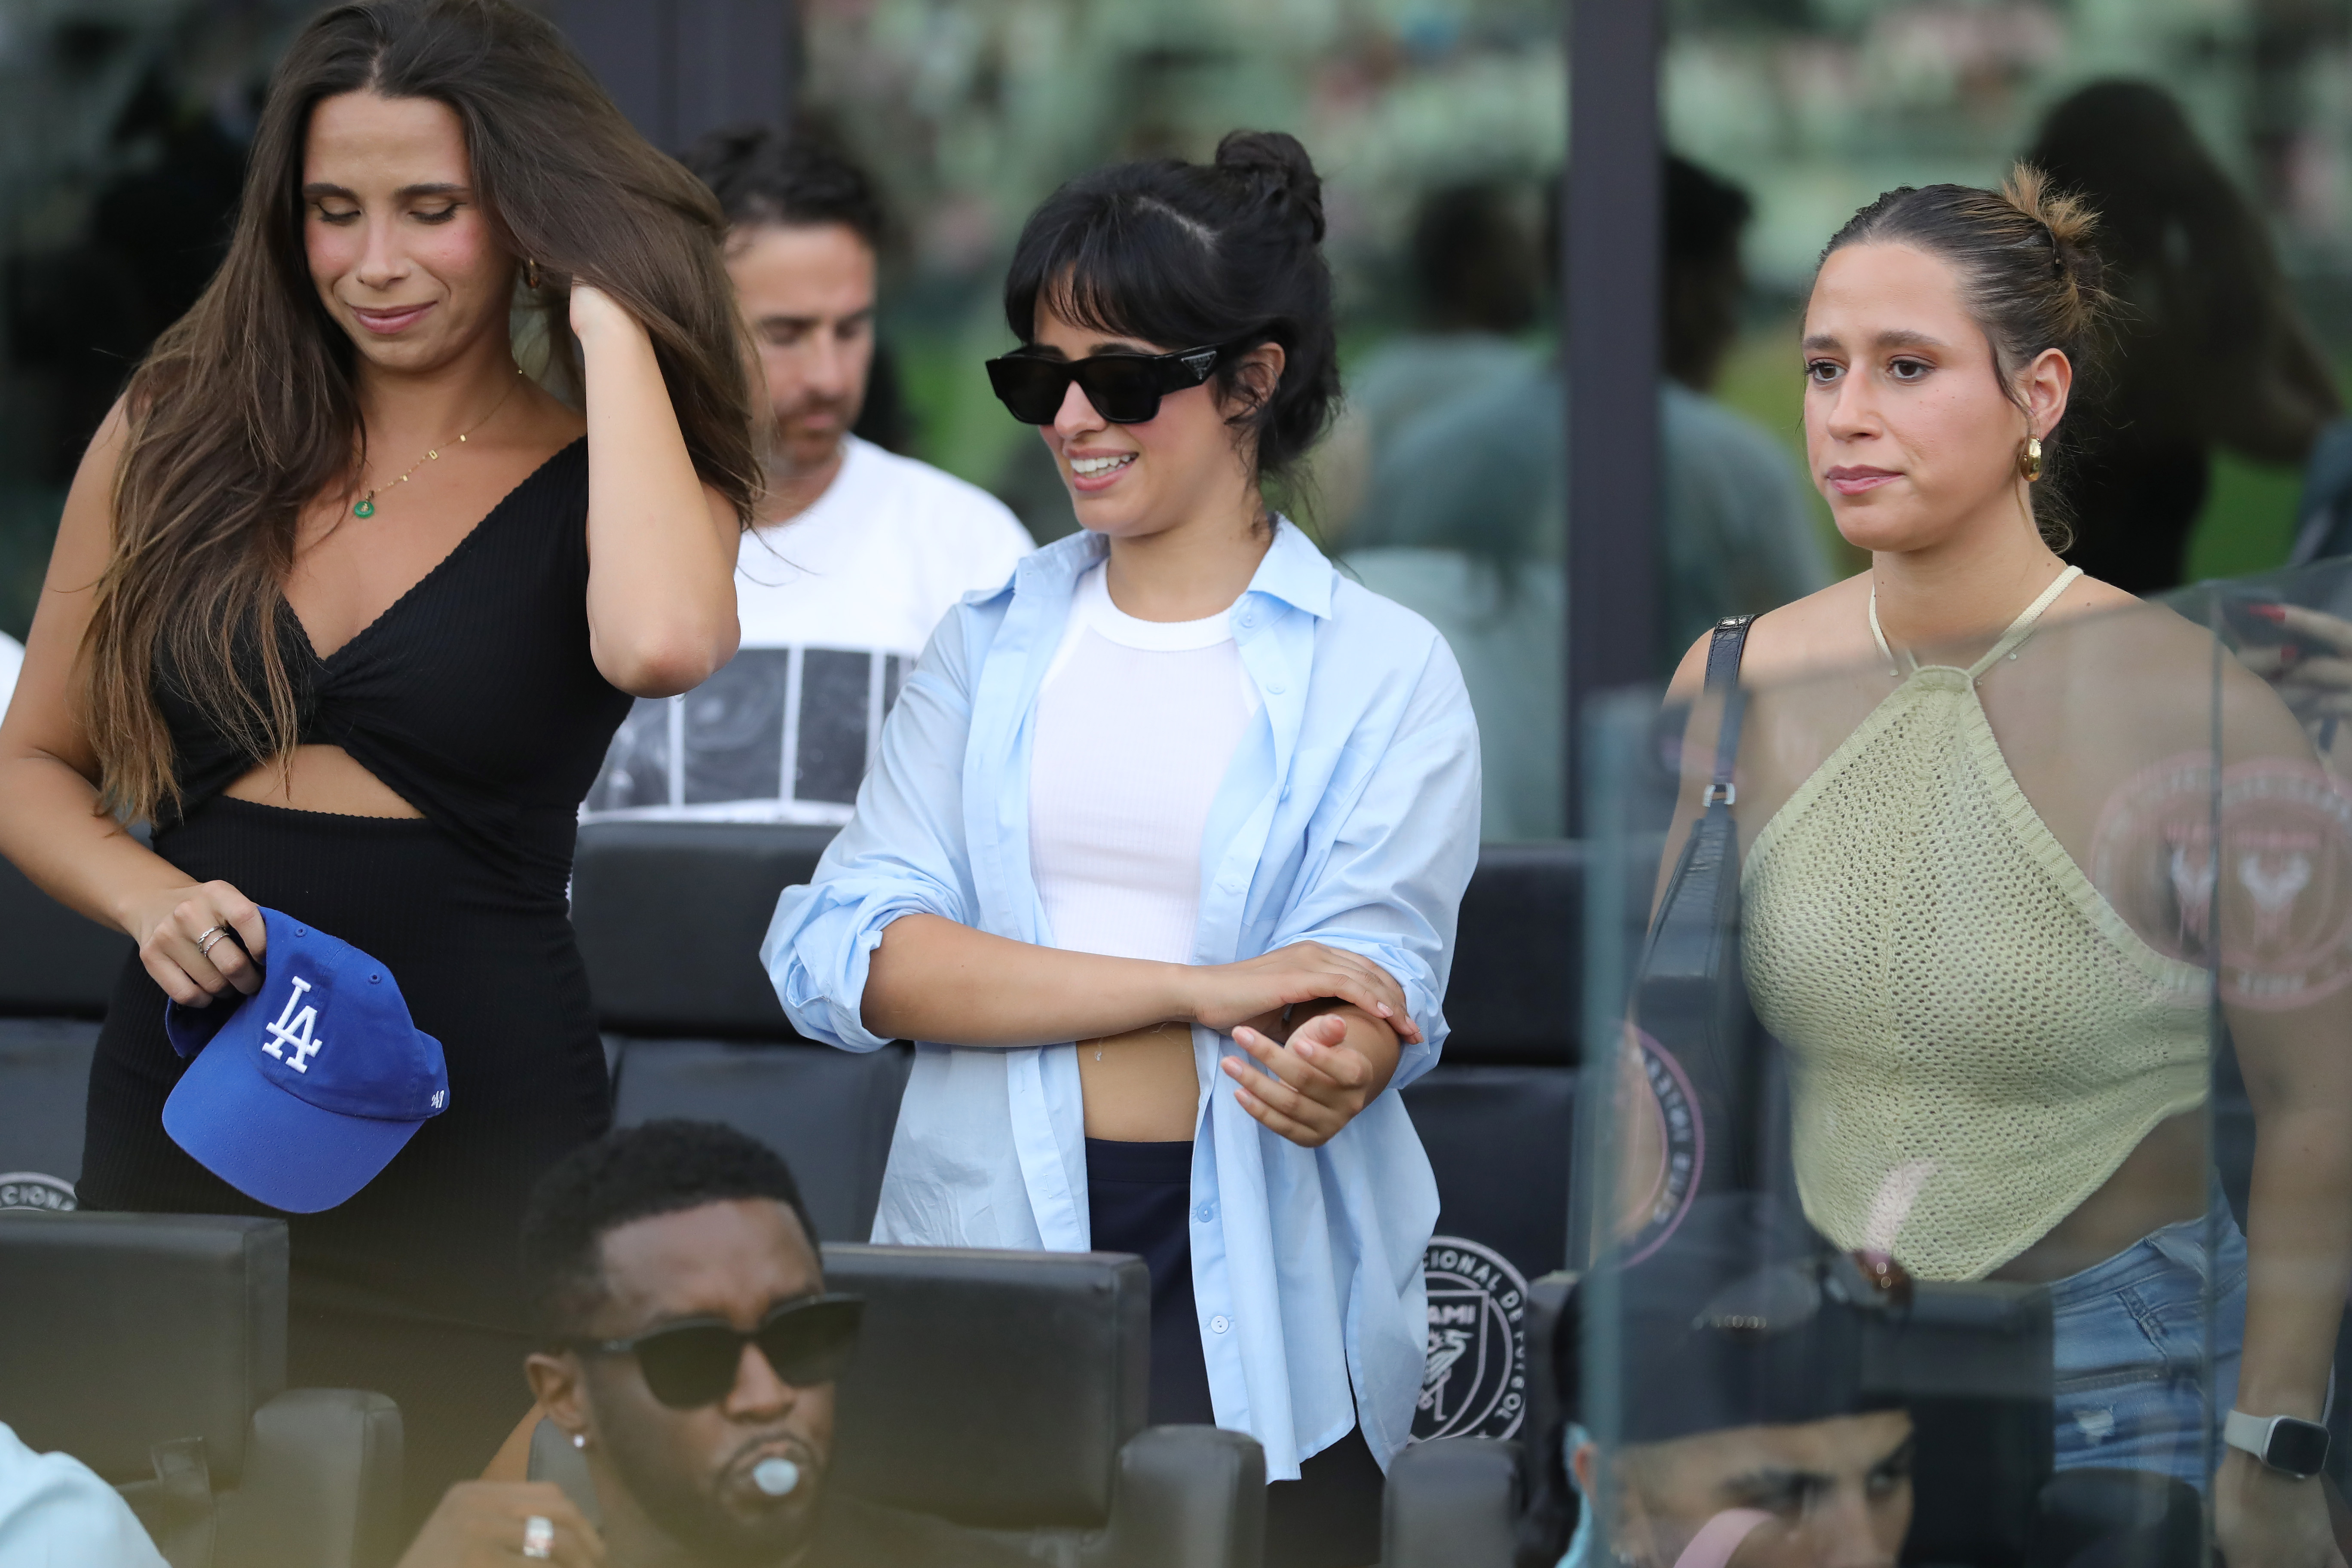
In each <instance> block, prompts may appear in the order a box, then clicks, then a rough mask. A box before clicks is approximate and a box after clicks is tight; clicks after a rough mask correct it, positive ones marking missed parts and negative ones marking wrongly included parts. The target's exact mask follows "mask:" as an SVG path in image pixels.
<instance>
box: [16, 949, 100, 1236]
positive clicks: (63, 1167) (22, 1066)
mask: <svg viewBox="0 0 2352 1568" xmlns="http://www.w3.org/2000/svg"><path fill="white" fill-rule="evenodd" d="M60 912H62V911H60ZM65 918H67V919H71V918H72V917H70V916H67V917H65ZM97 1044H98V1026H97V1025H96V1024H94V1023H90V1022H88V1021H86V1020H84V1019H80V1018H0V1210H7V1209H70V1208H72V1207H73V1206H74V1203H75V1199H74V1184H75V1183H76V1182H78V1181H79V1180H80V1179H81V1136H82V1105H83V1102H84V1101H85V1100H87V1099H88V1098H89V1058H90V1055H91V1052H92V1051H93V1050H94V1049H95V1048H96V1047H97Z"/></svg>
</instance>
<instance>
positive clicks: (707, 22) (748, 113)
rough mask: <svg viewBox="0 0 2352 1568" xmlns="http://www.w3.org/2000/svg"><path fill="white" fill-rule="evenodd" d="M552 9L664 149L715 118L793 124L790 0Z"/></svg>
mask: <svg viewBox="0 0 2352 1568" xmlns="http://www.w3.org/2000/svg"><path fill="white" fill-rule="evenodd" d="M552 14H553V16H554V19H555V23H556V25H557V26H560V27H562V29H563V31H564V33H565V35H566V36H567V37H570V38H571V40H572V47H575V48H577V49H578V50H579V51H580V54H581V57H582V58H583V59H585V60H586V61H587V62H588V67H589V68H590V69H591V70H593V71H594V72H595V73H596V75H597V78H598V79H599V80H601V81H603V82H604V90H606V91H607V92H609V93H611V94H612V95H613V99H614V101H615V102H616V103H618V104H619V105H620V106H621V111H622V112H623V113H625V114H626V115H627V116H628V117H629V119H630V121H632V122H633V123H634V124H635V126H636V128H637V129H638V130H639V131H641V132H644V133H645V135H646V140H648V141H650V142H653V144H654V145H655V146H656V147H659V148H661V149H662V150H664V151H665V152H677V151H678V150H679V149H681V148H683V147H684V146H686V145H687V144H688V142H692V141H694V140H695V138H697V137H698V136H700V135H701V134H702V133H703V132H706V131H710V130H714V129H716V128H717V127H719V126H721V125H730V124H738V123H740V122H743V121H762V122H764V123H766V124H770V125H775V126H780V127H781V126H782V125H785V124H787V123H789V122H790V121H791V119H792V112H793V95H794V90H795V89H796V88H797V87H798V85H799V76H800V66H801V59H800V51H801V36H800V6H799V5H798V4H797V3H796V0H557V3H556V5H555V6H554V9H553V13H552Z"/></svg>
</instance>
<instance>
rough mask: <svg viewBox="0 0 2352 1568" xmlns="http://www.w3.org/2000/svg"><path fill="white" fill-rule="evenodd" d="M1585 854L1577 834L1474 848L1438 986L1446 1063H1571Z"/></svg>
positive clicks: (1580, 991)
mask: <svg viewBox="0 0 2352 1568" xmlns="http://www.w3.org/2000/svg"><path fill="white" fill-rule="evenodd" d="M1588 859H1589V855H1588V853H1587V850H1586V847H1585V846H1584V845H1583V844H1581V843H1580V842H1577V841H1575V840H1562V841H1559V842H1553V843H1538V844H1489V845H1487V846H1486V847H1485V848H1484V849H1482V850H1480V851H1479V854H1478V869H1477V870H1476V872H1475V873H1474V874H1473V875H1472V877H1471V879H1470V886H1469V889H1467V890H1466V891H1465V893H1464V894H1463V896H1462V915H1461V923H1460V924H1459V926H1458V927H1457V928H1456V932H1455V937H1454V973H1453V974H1452V975H1451V976H1450V977H1449V983H1448V984H1447V986H1446V991H1445V1021H1446V1023H1447V1025H1448V1026H1451V1028H1452V1029H1453V1034H1452V1035H1451V1036H1450V1037H1448V1038H1447V1040H1446V1042H1445V1059H1446V1061H1447V1062H1448V1063H1451V1064H1454V1065H1457V1066H1458V1065H1465V1064H1475V1063H1494V1064H1503V1065H1512V1066H1521V1065H1543V1066H1555V1067H1573V1066H1575V1065H1576V1063H1577V1061H1578V1060H1579V1059H1580V1052H1579V1042H1580V1039H1581V1038H1582V1036H1583V1016H1582V1008H1583V1006H1584V970H1583V963H1584V958H1583V951H1584V947H1583V943H1584V871H1585V866H1586V862H1587V860H1588Z"/></svg>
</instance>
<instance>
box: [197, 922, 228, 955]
mask: <svg viewBox="0 0 2352 1568" xmlns="http://www.w3.org/2000/svg"><path fill="white" fill-rule="evenodd" d="M227 934H228V927H226V926H215V927H213V929H212V930H210V931H206V932H205V934H204V935H202V936H200V937H198V938H196V956H197V957H198V958H210V957H211V956H212V955H213V943H215V942H218V941H220V939H221V938H223V937H225V936H226V935H227Z"/></svg>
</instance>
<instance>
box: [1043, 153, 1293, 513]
mask: <svg viewBox="0 0 2352 1568" xmlns="http://www.w3.org/2000/svg"><path fill="white" fill-rule="evenodd" d="M1322 243H1323V184H1322V181H1321V180H1320V179H1319V178H1318V177H1317V175H1316V173H1315V164H1314V163H1313V161H1312V160H1310V159H1309V158H1308V157H1307V149H1306V148H1304V147H1302V146H1300V145H1299V143H1298V141H1297V138H1296V137H1292V136H1286V135H1284V134H1283V133H1282V132H1278V131H1236V132H1232V133H1231V134H1230V135H1228V136H1226V137H1225V139H1224V140H1223V142H1219V143H1218V144H1217V155H1216V159H1215V161H1214V162H1213V163H1186V162H1184V161H1183V160H1181V159H1178V158H1158V159H1152V160H1150V161H1148V162H1143V163H1119V164H1115V165H1113V166H1111V167H1109V168H1107V169H1097V170H1095V171H1094V172H1093V173H1091V174H1081V175H1079V176H1078V177H1077V178H1076V179H1075V180H1072V181H1071V182H1069V184H1066V185H1064V186H1063V187H1062V188H1061V189H1060V190H1057V191H1055V193H1054V194H1053V195H1050V196H1048V197H1046V198H1045V205H1042V206H1040V207H1039V208H1038V209H1037V210H1036V212H1034V214H1032V215H1031V216H1030V218H1029V222H1028V224H1027V225H1026V226H1024V228H1023V229H1022V231H1021V241H1020V244H1019V245H1018V246H1017V247H1014V250H1013V268H1012V271H1011V272H1010V273H1009V274H1008V275H1007V276H1006V278H1005V279H1004V320H1005V323H1006V324H1007V325H1008V326H1010V327H1011V328H1012V329H1013V334H1014V335H1015V336H1016V337H1018V338H1020V340H1021V341H1022V342H1024V343H1026V342H1035V341H1036V336H1037V312H1038V310H1040V309H1041V308H1044V309H1050V310H1053V311H1054V313H1055V314H1056V315H1058V316H1060V317H1061V318H1062V319H1063V320H1065V321H1070V322H1073V323H1075V324H1076V325H1078V326H1082V327H1088V328H1091V329H1093V330H1094V331H1100V332H1109V333H1114V334H1116V335H1118V336H1120V337H1129V338H1137V339H1140V340H1141V341H1143V342H1150V343H1158V344H1160V345H1162V346H1163V347H1166V348H1169V349H1191V348H1199V347H1202V346H1205V345H1208V344H1212V343H1217V344H1227V343H1234V344H1238V345H1239V346H1240V347H1241V348H1243V349H1246V348H1249V347H1251V346H1253V345H1255V344H1256V343H1266V342H1273V343H1279V344H1281V345H1282V351H1283V353H1284V355H1285V363H1284V365H1283V371H1282V378H1281V380H1280V381H1279V383H1277V384H1276V386H1275V389H1274V391H1273V394H1272V395H1270V396H1267V397H1265V398H1264V399H1262V400H1261V399H1252V398H1250V397H1249V395H1248V394H1247V391H1246V389H1245V388H1244V387H1243V386H1242V384H1241V383H1240V379H1239V375H1238V372H1237V369H1236V361H1237V360H1238V359H1239V357H1240V355H1239V354H1238V353H1235V354H1229V355H1227V356H1226V357H1225V358H1224V359H1223V360H1221V361H1220V362H1219V363H1218V365H1217V371H1216V386H1217V391H1218V392H1219V393H1220V394H1221V395H1223V396H1224V397H1226V398H1229V399H1234V398H1238V399H1240V400H1241V402H1242V404H1243V407H1242V411H1241V412H1240V413H1238V414H1236V415H1235V416H1234V417H1233V419H1232V420H1231V423H1232V424H1233V425H1234V426H1235V427H1236V428H1237V429H1240V430H1244V431H1246V432H1247V433H1248V434H1249V435H1250V436H1252V437H1254V438H1255V465H1256V472H1257V475H1258V477H1259V479H1262V480H1263V479H1276V478H1279V477H1281V476H1282V475H1284V474H1285V473H1286V471H1287V470H1288V469H1289V468H1290V467H1291V465H1292V464H1294V463H1296V462H1297V459H1298V458H1300V457H1301V456H1303V455H1304V454H1305V453H1306V451H1307V448H1308V447H1312V446H1313V445H1314V444H1315V442H1316V440H1317V439H1318V437H1321V436H1322V434H1323V432H1324V429H1325V428H1326V427H1327V426H1328V425H1329V424H1330V422H1331V414H1332V410H1333V409H1334V407H1335V406H1336V405H1338V402H1339V343H1338V340H1337V337H1336V334H1335V333H1334V331H1333V330H1332V324H1331V269H1330V268H1329V267H1328V265H1327V264H1326V263H1325V261H1324V259H1323V250H1322Z"/></svg>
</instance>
